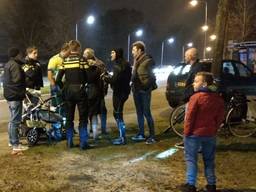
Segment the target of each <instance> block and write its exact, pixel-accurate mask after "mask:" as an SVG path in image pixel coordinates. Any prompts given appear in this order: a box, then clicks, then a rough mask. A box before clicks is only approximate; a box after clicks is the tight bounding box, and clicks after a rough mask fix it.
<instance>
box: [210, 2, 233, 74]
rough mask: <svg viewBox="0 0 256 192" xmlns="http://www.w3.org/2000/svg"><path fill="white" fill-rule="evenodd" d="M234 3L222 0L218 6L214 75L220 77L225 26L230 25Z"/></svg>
mask: <svg viewBox="0 0 256 192" xmlns="http://www.w3.org/2000/svg"><path fill="white" fill-rule="evenodd" d="M231 3H232V0H220V1H219V5H218V12H217V18H216V28H215V33H216V35H217V39H216V44H215V46H214V55H213V66H212V73H213V74H214V75H215V76H216V77H219V75H220V69H221V63H222V59H223V51H224V45H225V43H224V42H225V26H226V25H227V24H228V11H229V7H230V6H229V5H230V4H231Z"/></svg>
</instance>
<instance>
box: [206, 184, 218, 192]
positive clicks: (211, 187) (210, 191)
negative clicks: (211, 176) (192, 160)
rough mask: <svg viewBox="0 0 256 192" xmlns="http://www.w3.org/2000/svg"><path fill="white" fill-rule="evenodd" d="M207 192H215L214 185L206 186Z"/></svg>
mask: <svg viewBox="0 0 256 192" xmlns="http://www.w3.org/2000/svg"><path fill="white" fill-rule="evenodd" d="M206 191H207V192H216V191H217V190H216V185H206Z"/></svg>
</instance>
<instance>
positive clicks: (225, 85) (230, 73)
mask: <svg viewBox="0 0 256 192" xmlns="http://www.w3.org/2000/svg"><path fill="white" fill-rule="evenodd" d="M200 63H201V64H202V65H203V68H204V70H205V71H211V66H212V62H211V61H200ZM190 67H191V65H189V64H185V63H179V64H178V65H176V66H175V67H174V69H173V71H172V72H171V73H170V75H169V77H168V80H167V86H166V99H167V100H168V103H169V105H170V106H171V107H176V106H178V105H180V104H182V103H183V99H184V94H183V93H184V88H185V81H186V79H187V75H188V72H189V70H190ZM217 81H218V85H219V89H220V91H221V92H223V93H226V94H229V93H231V92H233V91H238V92H240V93H243V94H244V95H256V76H255V74H253V72H252V71H251V70H250V69H249V68H248V67H247V66H246V65H244V64H243V63H241V62H239V61H235V60H223V61H222V64H221V74H220V78H219V79H217Z"/></svg>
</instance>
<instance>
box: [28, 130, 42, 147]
mask: <svg viewBox="0 0 256 192" xmlns="http://www.w3.org/2000/svg"><path fill="white" fill-rule="evenodd" d="M39 137H40V133H39V131H38V129H37V128H36V127H34V128H31V129H29V130H28V131H27V142H28V145H29V146H34V145H35V144H36V143H37V142H38V140H39Z"/></svg>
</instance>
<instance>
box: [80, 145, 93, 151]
mask: <svg viewBox="0 0 256 192" xmlns="http://www.w3.org/2000/svg"><path fill="white" fill-rule="evenodd" d="M92 148H93V146H92V145H89V144H86V145H84V146H82V147H81V146H80V150H88V149H92Z"/></svg>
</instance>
